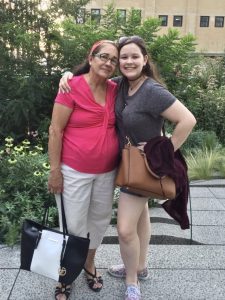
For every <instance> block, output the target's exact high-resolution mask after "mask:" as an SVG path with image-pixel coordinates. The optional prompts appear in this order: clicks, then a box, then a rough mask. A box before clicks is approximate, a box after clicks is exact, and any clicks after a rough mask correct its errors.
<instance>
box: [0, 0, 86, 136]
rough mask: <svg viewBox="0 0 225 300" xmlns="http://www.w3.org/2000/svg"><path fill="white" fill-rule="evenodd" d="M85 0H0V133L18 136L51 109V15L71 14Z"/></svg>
mask: <svg viewBox="0 0 225 300" xmlns="http://www.w3.org/2000/svg"><path fill="white" fill-rule="evenodd" d="M87 2H88V0H79V1H76V2H74V1H66V4H65V1H62V0H53V1H51V2H50V4H49V7H45V9H42V7H41V1H39V0H34V1H27V0H26V1H25V0H17V1H12V0H9V1H7V2H5V1H1V3H0V18H1V27H0V50H1V54H2V56H1V59H0V61H1V65H0V124H1V126H0V135H3V136H5V135H12V136H14V137H17V138H20V136H21V137H22V136H24V134H25V133H26V132H27V131H30V130H32V129H34V128H35V129H37V128H38V127H39V126H40V124H41V122H42V120H43V119H45V116H46V115H50V111H51V107H52V99H53V98H54V96H55V94H56V88H57V84H56V81H58V77H59V76H60V69H59V68H58V61H61V60H62V54H61V53H60V51H58V49H59V44H60V43H59V41H60V38H61V33H60V30H59V28H58V26H57V22H56V20H59V19H60V18H61V17H65V16H70V17H71V16H72V17H73V18H75V17H76V15H77V13H78V11H79V9H80V7H82V6H83V5H85V4H87Z"/></svg>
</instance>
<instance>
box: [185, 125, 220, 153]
mask: <svg viewBox="0 0 225 300" xmlns="http://www.w3.org/2000/svg"><path fill="white" fill-rule="evenodd" d="M219 147H220V143H219V139H218V137H217V135H216V133H215V132H214V131H206V130H205V131H204V130H195V131H193V132H192V133H191V134H190V135H189V137H188V139H187V141H186V142H185V143H184V145H183V147H182V150H184V151H185V153H187V152H188V151H192V150H193V149H204V148H206V149H215V148H219Z"/></svg>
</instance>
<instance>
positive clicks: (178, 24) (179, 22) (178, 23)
mask: <svg viewBox="0 0 225 300" xmlns="http://www.w3.org/2000/svg"><path fill="white" fill-rule="evenodd" d="M182 23H183V16H173V26H174V27H182Z"/></svg>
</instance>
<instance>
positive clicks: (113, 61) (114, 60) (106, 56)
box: [93, 53, 118, 66]
mask: <svg viewBox="0 0 225 300" xmlns="http://www.w3.org/2000/svg"><path fill="white" fill-rule="evenodd" d="M93 56H95V57H98V58H100V59H101V61H103V62H105V63H107V61H109V60H110V62H111V64H112V65H113V66H116V65H117V64H118V59H117V58H115V57H112V58H110V56H109V54H108V53H96V54H93Z"/></svg>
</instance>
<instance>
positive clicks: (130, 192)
mask: <svg viewBox="0 0 225 300" xmlns="http://www.w3.org/2000/svg"><path fill="white" fill-rule="evenodd" d="M120 191H121V192H123V193H125V194H129V195H133V196H138V197H144V198H146V197H145V196H143V195H140V194H138V193H135V192H132V191H130V190H129V188H126V187H124V186H123V187H121V188H120Z"/></svg>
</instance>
